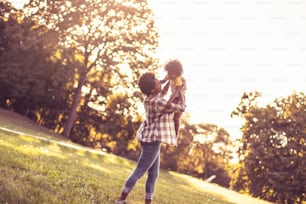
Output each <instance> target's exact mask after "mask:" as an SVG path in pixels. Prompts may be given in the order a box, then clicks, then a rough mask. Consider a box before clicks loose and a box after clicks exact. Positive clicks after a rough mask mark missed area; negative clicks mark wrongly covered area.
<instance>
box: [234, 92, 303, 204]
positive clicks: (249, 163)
mask: <svg viewBox="0 0 306 204" xmlns="http://www.w3.org/2000/svg"><path fill="white" fill-rule="evenodd" d="M251 95H252V94H251ZM250 98H252V97H243V98H242V102H241V103H240V106H239V107H238V108H237V110H247V111H244V112H243V111H238V112H236V113H237V115H239V114H240V115H241V116H243V117H244V119H245V124H244V125H243V127H242V128H241V130H242V132H243V137H242V140H241V142H242V144H243V146H242V147H241V149H240V152H239V153H240V157H241V159H242V162H243V164H244V168H242V169H241V172H240V173H241V174H240V182H241V181H242V180H244V181H245V183H247V184H248V185H247V186H246V187H247V189H248V190H249V191H250V193H251V194H252V195H254V196H256V197H257V196H259V197H261V198H264V199H267V200H270V201H274V202H275V201H278V202H281V203H302V201H303V200H305V199H306V194H305V192H306V189H305V186H306V174H305V170H306V169H305V167H306V159H305V157H304V153H305V150H306V143H305V140H306V125H305V120H306V111H305V110H306V96H305V95H304V94H303V93H293V94H292V95H290V96H288V97H286V98H279V99H276V100H275V101H274V102H273V103H271V104H269V105H266V106H265V107H259V106H258V105H257V104H256V101H255V100H253V101H250ZM241 104H249V106H248V107H246V108H243V107H241ZM238 183H239V182H238ZM238 186H239V187H240V188H242V187H245V186H242V185H238Z"/></svg>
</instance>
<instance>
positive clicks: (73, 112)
mask: <svg viewBox="0 0 306 204" xmlns="http://www.w3.org/2000/svg"><path fill="white" fill-rule="evenodd" d="M85 79H86V74H83V76H80V80H79V83H78V87H77V88H76V90H75V94H74V97H73V101H72V104H71V110H70V112H69V116H68V120H67V122H66V123H65V127H64V132H63V136H64V137H67V138H69V137H70V133H71V129H72V127H73V124H74V121H75V119H76V116H77V109H78V106H79V103H80V101H81V94H82V87H83V85H84V83H85Z"/></svg>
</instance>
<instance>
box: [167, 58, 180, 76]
mask: <svg viewBox="0 0 306 204" xmlns="http://www.w3.org/2000/svg"><path fill="white" fill-rule="evenodd" d="M165 70H166V71H167V72H168V73H171V74H175V75H177V76H181V75H182V74H183V66H182V64H181V62H180V61H178V60H176V59H174V60H170V61H169V62H167V64H166V65H165Z"/></svg>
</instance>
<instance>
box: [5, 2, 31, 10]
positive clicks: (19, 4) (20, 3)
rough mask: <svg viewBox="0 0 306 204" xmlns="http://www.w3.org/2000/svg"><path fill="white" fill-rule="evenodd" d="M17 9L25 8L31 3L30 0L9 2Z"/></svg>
mask: <svg viewBox="0 0 306 204" xmlns="http://www.w3.org/2000/svg"><path fill="white" fill-rule="evenodd" d="M8 1H9V2H11V3H12V5H13V6H14V7H15V8H17V9H22V8H23V6H24V5H25V4H27V3H29V1H30V0H8Z"/></svg>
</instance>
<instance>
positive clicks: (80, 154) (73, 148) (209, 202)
mask: <svg viewBox="0 0 306 204" xmlns="http://www.w3.org/2000/svg"><path fill="white" fill-rule="evenodd" d="M135 164H136V163H135V162H133V161H130V160H127V159H124V158H120V157H118V156H115V155H112V154H107V153H104V152H102V151H99V150H94V149H90V148H86V147H83V146H80V145H77V144H73V143H72V142H70V141H69V140H67V139H65V138H63V137H61V136H59V135H56V134H54V133H52V132H50V131H49V130H48V129H46V128H43V127H39V126H37V125H35V124H34V123H33V122H32V121H30V120H29V119H26V118H24V117H22V116H20V115H17V114H14V113H12V112H9V111H6V110H2V109H0V203H31V204H32V203H56V204H59V203H73V204H74V203H77V204H78V203H84V204H87V203H91V204H100V203H101V204H113V203H115V200H116V198H117V197H118V195H119V194H120V191H121V188H122V186H123V184H124V182H125V179H126V178H127V176H128V175H129V174H130V173H131V171H132V170H133V168H134V166H135ZM144 182H145V177H144V178H142V179H141V180H140V181H139V182H138V183H137V185H136V186H135V188H134V190H133V191H132V193H131V194H130V195H129V197H128V200H127V203H128V204H141V203H143V196H144ZM153 203H155V204H178V203H179V204H268V202H265V201H262V200H258V199H254V198H252V197H249V196H246V195H242V194H239V193H237V192H234V191H230V190H228V189H225V188H222V187H220V186H217V185H215V184H211V183H207V182H204V181H202V180H199V179H196V178H192V177H190V176H186V175H182V174H178V173H175V172H171V171H165V170H162V171H161V174H160V177H159V180H158V182H157V186H156V193H155V198H154V202H153Z"/></svg>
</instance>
